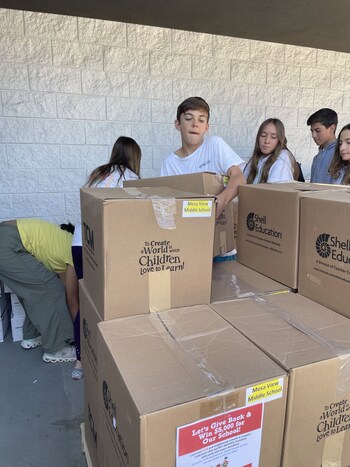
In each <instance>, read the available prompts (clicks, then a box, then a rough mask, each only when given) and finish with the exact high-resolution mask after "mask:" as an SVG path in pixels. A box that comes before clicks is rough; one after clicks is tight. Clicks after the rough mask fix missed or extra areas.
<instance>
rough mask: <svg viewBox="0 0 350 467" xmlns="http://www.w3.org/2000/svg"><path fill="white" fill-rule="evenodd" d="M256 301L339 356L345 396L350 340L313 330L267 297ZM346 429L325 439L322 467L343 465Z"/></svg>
mask: <svg viewBox="0 0 350 467" xmlns="http://www.w3.org/2000/svg"><path fill="white" fill-rule="evenodd" d="M254 300H255V301H256V303H258V304H260V305H261V306H264V307H268V309H269V311H271V312H272V313H274V314H275V315H276V316H278V317H279V318H281V319H282V320H284V321H285V322H286V323H288V324H289V325H290V326H293V327H294V328H295V329H297V330H298V331H300V332H302V333H304V334H305V335H307V336H309V337H310V338H311V339H313V340H314V341H316V342H317V343H319V344H321V345H323V346H325V347H326V348H328V349H329V350H330V352H331V353H332V354H334V357H338V358H339V370H338V377H337V380H336V396H337V397H344V396H345V394H346V393H349V392H350V348H349V344H348V342H346V343H342V341H341V340H340V341H338V340H337V341H336V340H332V339H330V338H326V337H325V335H323V333H322V329H320V330H317V331H315V330H313V329H310V328H309V327H308V326H306V325H304V324H303V323H301V322H300V321H298V320H296V319H295V318H293V317H292V316H291V315H290V314H289V313H288V312H287V311H286V310H282V309H281V308H280V307H279V306H277V305H275V304H272V303H271V302H270V301H268V299H267V298H266V297H262V296H260V297H255V298H254ZM345 433H346V432H345V431H341V432H339V433H337V434H334V435H332V436H329V437H327V438H326V439H325V441H324V447H323V453H322V463H321V467H343V466H344V464H343V463H342V452H343V447H344V442H345Z"/></svg>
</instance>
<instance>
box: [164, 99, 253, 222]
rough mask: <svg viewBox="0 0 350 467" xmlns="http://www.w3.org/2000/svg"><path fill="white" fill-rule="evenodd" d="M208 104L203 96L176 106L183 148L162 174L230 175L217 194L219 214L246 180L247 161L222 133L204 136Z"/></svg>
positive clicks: (207, 118) (170, 160)
mask: <svg viewBox="0 0 350 467" xmlns="http://www.w3.org/2000/svg"><path fill="white" fill-rule="evenodd" d="M209 116H210V109H209V105H208V104H207V103H206V101H205V100H204V99H202V98H201V97H189V98H187V99H186V100H184V101H183V102H182V103H181V104H180V105H179V106H178V108H177V115H176V120H175V128H176V129H177V130H178V131H180V133H181V148H179V149H178V150H177V151H175V152H173V153H171V154H169V155H168V156H167V157H166V158H165V160H164V161H163V164H162V167H161V171H160V175H161V176H166V175H181V174H189V173H196V172H214V173H218V174H221V175H227V176H228V177H229V181H228V183H227V186H226V188H225V189H224V190H223V191H222V192H221V193H220V194H219V195H217V196H216V217H219V216H220V214H221V212H222V210H223V209H224V208H225V206H226V205H227V204H228V203H229V202H230V201H232V200H233V199H234V198H235V197H236V196H237V194H238V187H239V186H240V185H243V184H245V183H246V181H245V178H244V175H243V173H242V170H243V168H244V165H245V163H244V161H243V160H242V159H241V158H240V157H239V156H238V154H236V153H235V152H234V151H233V149H231V148H230V146H229V145H228V144H227V143H225V141H224V140H223V139H222V138H220V137H219V136H210V137H208V138H204V137H205V134H206V133H207V131H208V129H209Z"/></svg>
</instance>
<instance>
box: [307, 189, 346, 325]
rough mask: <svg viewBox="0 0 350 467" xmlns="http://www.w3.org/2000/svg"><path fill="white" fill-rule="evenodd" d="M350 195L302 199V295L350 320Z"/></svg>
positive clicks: (319, 195)
mask: <svg viewBox="0 0 350 467" xmlns="http://www.w3.org/2000/svg"><path fill="white" fill-rule="evenodd" d="M349 216H350V192H349V191H336V192H331V193H327V194H325V193H319V194H317V195H314V196H312V197H309V196H303V197H302V198H301V221H300V255H299V292H300V294H302V295H304V296H305V297H308V298H310V299H312V300H314V301H316V302H318V303H320V304H322V305H324V306H327V307H328V308H331V309H332V310H335V311H337V312H338V313H341V314H342V315H344V316H347V317H348V318H349V317H350V307H349V302H350V232H349V218H350V217H349Z"/></svg>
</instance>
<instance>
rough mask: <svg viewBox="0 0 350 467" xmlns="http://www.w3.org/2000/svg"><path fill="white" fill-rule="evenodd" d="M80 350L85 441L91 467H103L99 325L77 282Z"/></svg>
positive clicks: (93, 310)
mask: <svg viewBox="0 0 350 467" xmlns="http://www.w3.org/2000/svg"><path fill="white" fill-rule="evenodd" d="M79 302H80V303H79V305H80V347H81V362H82V365H83V368H84V422H85V441H86V444H87V446H88V450H89V454H90V457H91V459H92V462H93V465H94V466H98V465H103V458H104V450H103V440H102V438H101V433H100V418H99V417H100V412H99V410H98V362H97V324H98V323H99V322H100V321H102V318H101V316H100V315H99V313H98V311H97V309H96V307H95V305H94V303H93V301H92V298H91V296H90V294H89V292H88V290H87V289H86V286H85V284H84V280H83V279H82V280H80V281H79Z"/></svg>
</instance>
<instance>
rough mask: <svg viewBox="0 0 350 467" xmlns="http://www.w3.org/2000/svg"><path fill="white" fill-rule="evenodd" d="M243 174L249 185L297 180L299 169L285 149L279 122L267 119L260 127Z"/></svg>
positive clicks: (283, 136)
mask: <svg viewBox="0 0 350 467" xmlns="http://www.w3.org/2000/svg"><path fill="white" fill-rule="evenodd" d="M243 173H244V176H245V178H246V180H247V183H250V184H252V183H254V184H255V183H274V182H290V181H292V180H298V177H299V174H300V171H299V167H298V164H297V162H296V160H295V158H294V156H293V154H292V153H291V152H290V151H289V149H287V139H286V136H285V129H284V125H283V123H282V122H281V120H279V119H278V118H269V119H267V120H265V121H264V122H263V123H262V124H261V125H260V127H259V130H258V133H257V135H256V140H255V147H254V151H253V155H252V157H251V158H250V160H249V162H248V163H247V165H246V166H245V168H244V171H243Z"/></svg>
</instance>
